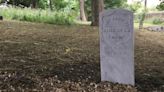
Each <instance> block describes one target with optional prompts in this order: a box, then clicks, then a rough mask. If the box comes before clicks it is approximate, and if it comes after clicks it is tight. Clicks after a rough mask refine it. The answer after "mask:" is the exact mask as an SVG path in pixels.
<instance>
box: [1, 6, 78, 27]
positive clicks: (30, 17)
mask: <svg viewBox="0 0 164 92" xmlns="http://www.w3.org/2000/svg"><path fill="white" fill-rule="evenodd" d="M1 14H2V15H3V16H4V18H7V19H14V20H20V21H29V22H39V23H49V24H58V25H62V24H66V25H70V24H72V23H73V22H74V19H75V16H74V15H73V13H72V12H65V11H56V12H55V11H54V12H52V11H49V10H35V9H28V8H24V9H20V8H16V9H15V8H9V9H3V10H1Z"/></svg>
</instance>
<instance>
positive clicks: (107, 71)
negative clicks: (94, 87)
mask: <svg viewBox="0 0 164 92" xmlns="http://www.w3.org/2000/svg"><path fill="white" fill-rule="evenodd" d="M133 33H134V32H133V13H132V12H130V11H128V10H124V9H112V10H107V11H104V12H102V13H101V14H100V60H101V80H102V81H111V82H115V83H116V82H118V83H121V84H131V85H134V38H133Z"/></svg>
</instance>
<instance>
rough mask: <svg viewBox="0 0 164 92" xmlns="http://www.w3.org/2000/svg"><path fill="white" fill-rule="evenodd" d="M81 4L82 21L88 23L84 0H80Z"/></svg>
mask: <svg viewBox="0 0 164 92" xmlns="http://www.w3.org/2000/svg"><path fill="white" fill-rule="evenodd" d="M79 3H80V20H82V21H87V19H86V16H85V10H84V0H79Z"/></svg>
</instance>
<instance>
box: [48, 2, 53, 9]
mask: <svg viewBox="0 0 164 92" xmlns="http://www.w3.org/2000/svg"><path fill="white" fill-rule="evenodd" d="M49 2H50V10H51V11H52V10H53V7H52V0H49Z"/></svg>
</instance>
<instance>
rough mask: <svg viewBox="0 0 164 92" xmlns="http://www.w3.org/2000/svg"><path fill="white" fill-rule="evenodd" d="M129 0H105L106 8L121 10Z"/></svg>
mask: <svg viewBox="0 0 164 92" xmlns="http://www.w3.org/2000/svg"><path fill="white" fill-rule="evenodd" d="M126 1H127V0H104V4H105V8H120V7H123V6H124V5H125V3H126Z"/></svg>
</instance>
